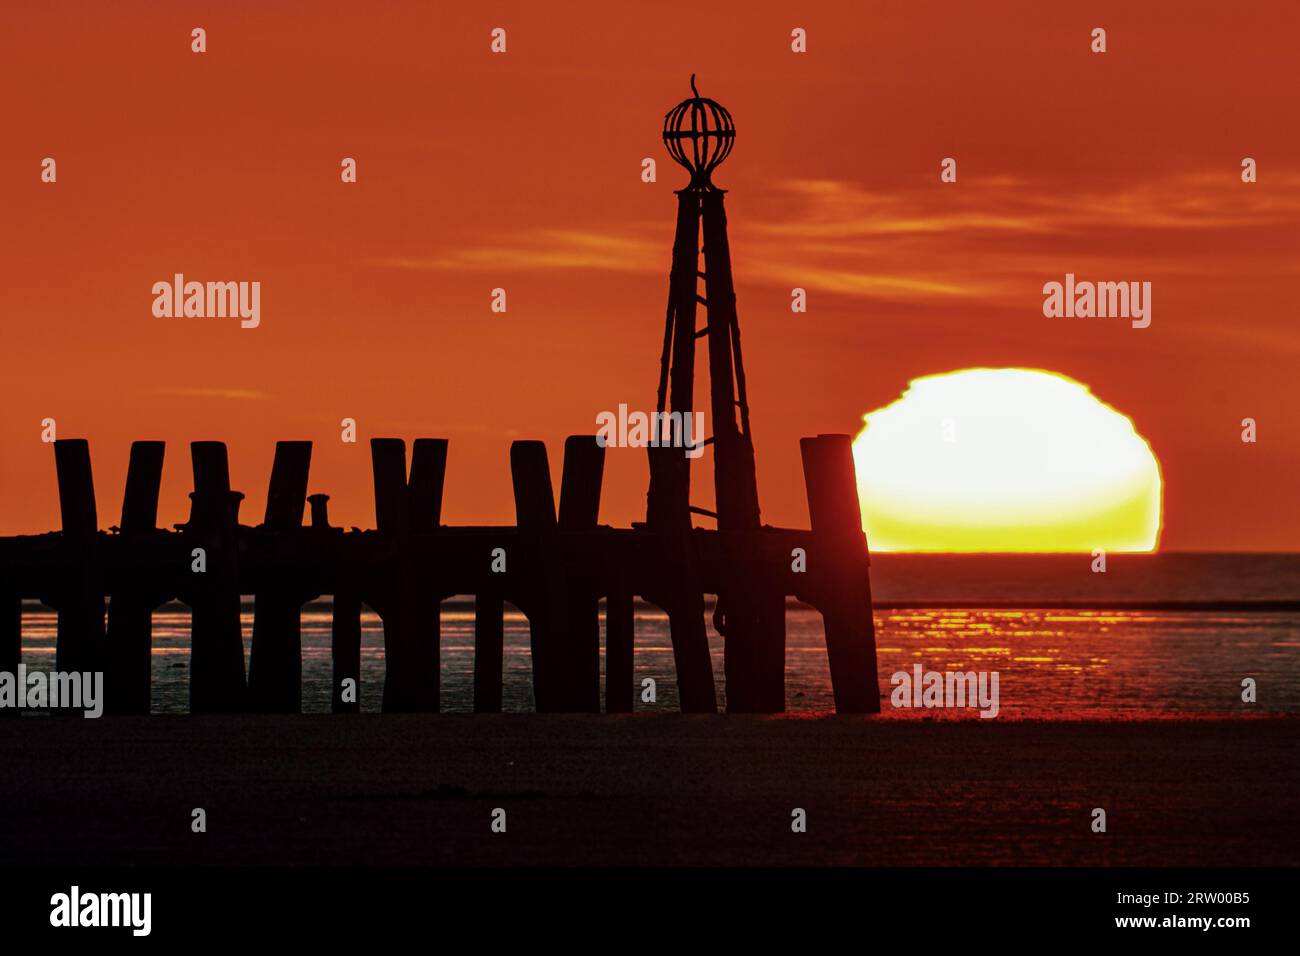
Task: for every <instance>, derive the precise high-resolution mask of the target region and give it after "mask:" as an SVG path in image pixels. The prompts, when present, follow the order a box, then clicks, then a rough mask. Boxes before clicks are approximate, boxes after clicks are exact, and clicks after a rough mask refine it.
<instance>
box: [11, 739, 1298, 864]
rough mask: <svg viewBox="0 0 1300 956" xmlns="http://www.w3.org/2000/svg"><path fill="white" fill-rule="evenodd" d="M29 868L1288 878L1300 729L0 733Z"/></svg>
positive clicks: (1293, 858) (19, 856) (14, 838)
mask: <svg viewBox="0 0 1300 956" xmlns="http://www.w3.org/2000/svg"><path fill="white" fill-rule="evenodd" d="M194 807H203V808H204V809H205V810H206V811H207V820H208V832H207V833H205V834H195V833H192V832H191V829H190V812H191V810H192V809H193V808H194ZM495 807H502V808H504V809H505V810H506V812H507V832H506V833H505V834H493V833H492V832H491V831H490V829H489V820H490V815H491V812H492V810H493V808H495ZM794 807H802V808H804V809H805V810H806V811H807V815H808V832H807V833H805V834H793V833H791V831H790V819H791V816H790V812H791V809H792V808H794ZM1093 807H1104V808H1105V809H1106V811H1107V814H1108V824H1109V826H1108V830H1109V832H1107V833H1105V834H1094V833H1093V832H1091V830H1090V827H1089V823H1090V820H1091V810H1092V808H1093ZM32 863H37V864H45V863H55V864H78V865H81V864H145V863H148V864H160V863H163V864H165V863H219V864H232V863H240V864H303V863H311V864H317V863H319V864H412V865H436V864H490V865H534V864H551V865H567V864H621V865H638V864H730V865H747V864H840V865H844V864H872V865H899V864H948V865H961V864H1084V865H1098V864H1142V865H1160V864H1181V865H1197V866H1200V865H1228V864H1231V865H1254V864H1273V865H1276V864H1297V863H1300V720H1297V719H1273V720H1268V719H1261V720H1227V721H1221V720H1214V721H1209V720H1205V721H1191V722H1183V721H1177V722H1175V721H1159V722H1149V723H1108V724H1100V723H1037V722H1033V723H1002V722H998V721H969V722H962V723H946V724H941V723H931V722H904V721H896V720H895V721H872V720H863V719H856V718H835V717H832V718H825V719H798V718H760V717H740V716H727V717H688V716H680V715H673V716H657V715H656V716H651V715H644V716H643V715H637V716H624V717H605V716H601V717H595V716H534V715H518V716H476V717H458V716H448V715H442V716H437V717H418V716H384V717H378V716H357V717H331V716H318V717H315V716H306V717H211V718H208V717H149V718H126V719H108V718H105V719H102V720H83V719H80V718H58V719H40V718H24V719H21V720H0V864H5V865H14V864H19V865H21V864H32Z"/></svg>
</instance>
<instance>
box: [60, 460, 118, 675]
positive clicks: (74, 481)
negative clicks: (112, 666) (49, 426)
mask: <svg viewBox="0 0 1300 956" xmlns="http://www.w3.org/2000/svg"><path fill="white" fill-rule="evenodd" d="M54 464H55V470H56V472H57V474H58V484H59V513H60V515H61V517H62V525H63V529H62V536H61V540H60V552H61V554H60V557H61V560H62V562H63V567H64V572H63V575H62V579H61V580H60V581H59V582H58V583H57V584H56V585H55V587H54V588H53V597H52V599H51V602H52V604H53V606H54V608H55V610H56V611H57V612H58V615H57V616H58V633H57V636H56V638H55V650H54V668H55V670H59V671H95V670H100V669H101V668H102V666H103V657H102V652H103V642H104V590H103V585H102V581H101V580H100V574H99V569H98V567H97V565H96V556H95V548H96V543H97V542H96V538H97V537H98V533H99V523H98V517H97V515H96V511H95V484H94V480H93V478H92V476H91V467H90V445H89V443H88V442H87V441H86V440H85V439H84V438H61V439H57V440H56V441H55V442H54ZM51 602H47V603H51Z"/></svg>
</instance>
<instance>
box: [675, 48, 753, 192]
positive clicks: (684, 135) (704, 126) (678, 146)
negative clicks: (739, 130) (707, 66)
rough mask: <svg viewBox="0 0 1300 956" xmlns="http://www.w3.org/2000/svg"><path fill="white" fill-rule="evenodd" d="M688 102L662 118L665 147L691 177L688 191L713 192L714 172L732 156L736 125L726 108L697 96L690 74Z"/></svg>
mask: <svg viewBox="0 0 1300 956" xmlns="http://www.w3.org/2000/svg"><path fill="white" fill-rule="evenodd" d="M691 92H692V93H693V94H694V95H693V96H692V97H691V98H690V99H685V100H682V101H681V102H680V103H678V104H677V105H676V106H674V107H673V108H672V109H671V110H669V111H668V113H667V115H666V116H664V145H665V146H666V147H668V153H669V155H670V156H672V158H673V159H674V160H676V161H677V163H678V164H680V165H681V166H683V167H685V168H686V169H687V170H688V171H689V172H690V174H691V183H690V186H688V187H687V188H689V189H703V190H713V189H716V188H717V187H716V186H714V185H713V181H712V175H713V170H714V169H716V168H717V167H718V164H719V163H721V162H722V161H723V160H724V159H726V158H727V156H728V154H729V153H730V152H731V147H732V145H733V144H734V143H735V140H736V124H735V122H733V121H732V119H731V114H730V113H729V112H727V109H726V107H724V106H722V105H721V104H720V103H718V102H717V101H715V100H711V99H708V98H707V97H703V96H700V93H699V90H697V89H696V88H695V74H694V73H692V74H691Z"/></svg>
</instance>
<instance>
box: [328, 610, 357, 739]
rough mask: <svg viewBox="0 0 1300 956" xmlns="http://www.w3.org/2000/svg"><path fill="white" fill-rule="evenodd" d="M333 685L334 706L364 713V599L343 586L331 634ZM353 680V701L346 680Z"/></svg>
mask: <svg viewBox="0 0 1300 956" xmlns="http://www.w3.org/2000/svg"><path fill="white" fill-rule="evenodd" d="M330 642H331V643H330V659H331V662H332V664H333V675H332V679H333V684H332V688H333V689H332V691H331V693H330V709H331V710H332V711H333V712H334V713H336V714H359V713H360V712H361V598H360V596H359V595H358V594H357V593H356V592H355V591H349V590H343V589H340V590H339V591H338V592H337V593H336V594H335V595H334V619H333V623H332V628H331V633H330ZM348 680H351V681H353V682H354V683H353V684H352V688H353V693H352V694H351V695H350V696H351V698H352V699H351V700H344V699H343V698H344V682H345V681H348Z"/></svg>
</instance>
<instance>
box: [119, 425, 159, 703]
mask: <svg viewBox="0 0 1300 956" xmlns="http://www.w3.org/2000/svg"><path fill="white" fill-rule="evenodd" d="M165 451H166V445H165V444H164V443H163V442H160V441H137V442H132V443H131V458H130V462H129V464H128V465H127V470H126V490H125V492H124V493H123V495H122V520H121V524H120V525H119V527H118V531H119V536H120V538H121V542H122V544H123V546H124V547H125V548H126V549H128V550H127V555H128V561H127V566H126V567H125V568H121V567H119V568H117V569H115V570H116V571H117V572H118V583H117V586H116V587H115V588H114V589H113V593H112V600H110V601H109V603H108V640H107V664H106V667H105V682H106V685H107V686H106V690H105V699H104V708H105V710H106V711H107V712H108V713H110V714H147V713H149V707H150V702H151V696H152V694H151V685H152V677H153V613H154V611H155V610H156V609H157V608H158V607H159V605H161V604H162V603H163V602H164V601H166V600H167V599H168V598H169V597H170V596H171V595H170V594H168V593H167V590H166V587H165V585H164V583H163V582H162V581H161V580H157V579H156V576H155V577H154V578H153V579H151V577H150V575H149V574H148V572H147V570H146V569H145V567H144V566H141V565H138V564H136V562H135V561H134V560H132V559H133V557H134V554H135V553H138V552H139V550H140V549H142V548H143V549H147V548H148V547H149V541H150V539H151V538H153V537H154V536H156V535H157V533H158V532H157V525H158V492H159V489H160V487H161V484H162V468H163V455H164V453H165ZM144 554H145V555H147V554H148V552H147V551H145V552H144ZM143 560H147V557H146V558H144V559H143Z"/></svg>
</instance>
